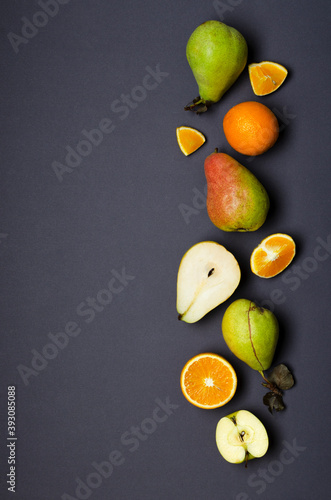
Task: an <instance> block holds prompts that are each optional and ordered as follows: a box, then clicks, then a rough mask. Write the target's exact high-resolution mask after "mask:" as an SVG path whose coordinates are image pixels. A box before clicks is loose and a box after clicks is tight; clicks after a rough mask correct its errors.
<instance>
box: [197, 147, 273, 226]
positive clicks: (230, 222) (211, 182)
mask: <svg viewBox="0 0 331 500" xmlns="http://www.w3.org/2000/svg"><path fill="white" fill-rule="evenodd" d="M205 175H206V179H207V185H208V193H207V211H208V215H209V217H210V220H211V221H212V223H213V224H215V226H217V227H218V228H219V229H222V230H223V231H256V229H258V228H259V227H261V226H262V224H263V223H264V221H265V219H266V217H267V213H268V210H269V197H268V194H267V192H266V190H265V189H264V187H263V186H262V184H261V183H260V181H259V180H258V179H257V178H256V177H255V175H253V174H252V172H250V171H249V170H248V169H247V168H246V167H244V166H243V165H241V164H240V163H238V162H237V161H236V160H235V159H234V158H232V157H231V156H229V155H227V154H225V153H218V152H217V149H216V150H215V152H214V153H212V154H211V155H209V156H207V158H206V160H205Z"/></svg>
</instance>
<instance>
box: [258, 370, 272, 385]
mask: <svg viewBox="0 0 331 500" xmlns="http://www.w3.org/2000/svg"><path fill="white" fill-rule="evenodd" d="M259 373H260V374H261V376H262V378H263V380H264V381H265V382H267V383H268V384H270V382H269V380H268V379H267V378H266V377H265V375H264V372H263V371H262V370H259Z"/></svg>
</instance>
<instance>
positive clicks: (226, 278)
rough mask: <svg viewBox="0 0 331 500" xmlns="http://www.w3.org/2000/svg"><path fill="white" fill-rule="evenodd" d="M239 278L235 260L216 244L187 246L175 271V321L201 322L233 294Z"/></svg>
mask: <svg viewBox="0 0 331 500" xmlns="http://www.w3.org/2000/svg"><path fill="white" fill-rule="evenodd" d="M240 275H241V273H240V268H239V264H238V262H237V260H236V259H235V257H234V256H233V255H232V253H230V252H228V250H226V248H224V247H223V246H222V245H220V244H219V243H215V242H214V241H202V242H200V243H197V244H196V245H194V246H193V247H191V248H190V249H189V250H188V251H187V252H186V253H185V255H184V257H183V258H182V261H181V263H180V266H179V270H178V277H177V311H178V314H179V316H178V319H181V320H182V321H186V322H187V323H195V322H196V321H198V320H199V319H201V318H202V317H203V316H205V314H207V313H208V312H209V311H211V310H212V309H214V308H215V307H217V306H218V305H219V304H221V303H222V302H224V301H225V300H226V299H228V298H229V297H230V296H231V295H232V294H233V292H234V291H235V289H236V288H237V286H238V285H239V281H240Z"/></svg>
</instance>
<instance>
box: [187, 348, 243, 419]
mask: <svg viewBox="0 0 331 500" xmlns="http://www.w3.org/2000/svg"><path fill="white" fill-rule="evenodd" d="M180 386H181V389H182V391H183V394H184V396H185V397H186V399H187V400H188V401H189V402H190V403H192V404H193V405H195V406H198V407H199V408H206V409H212V408H218V407H219V406H223V405H225V404H226V403H227V402H228V401H230V399H231V398H232V397H233V396H234V393H235V392H236V389H237V376H236V372H235V371H234V369H233V367H232V366H231V365H230V363H229V362H228V361H227V360H226V359H224V358H223V357H222V356H219V355H218V354H213V353H210V352H209V353H203V354H198V355H197V356H194V358H192V359H190V360H189V361H188V362H187V363H186V365H185V366H184V368H183V370H182V373H181V376H180Z"/></svg>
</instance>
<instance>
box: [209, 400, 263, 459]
mask: <svg viewBox="0 0 331 500" xmlns="http://www.w3.org/2000/svg"><path fill="white" fill-rule="evenodd" d="M216 444H217V448H218V451H219V452H220V454H221V455H222V457H223V458H225V460H227V461H228V462H231V463H232V464H241V463H242V462H244V461H245V462H247V460H251V459H252V458H259V457H263V455H265V454H266V452H267V450H268V446H269V438H268V434H267V431H266V429H265V427H264V425H263V424H262V422H261V420H259V419H258V418H257V417H256V416H255V415H253V413H251V412H249V411H247V410H239V411H236V412H234V413H231V414H230V415H228V416H227V417H223V418H221V420H220V421H219V422H218V424H217V427H216Z"/></svg>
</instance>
